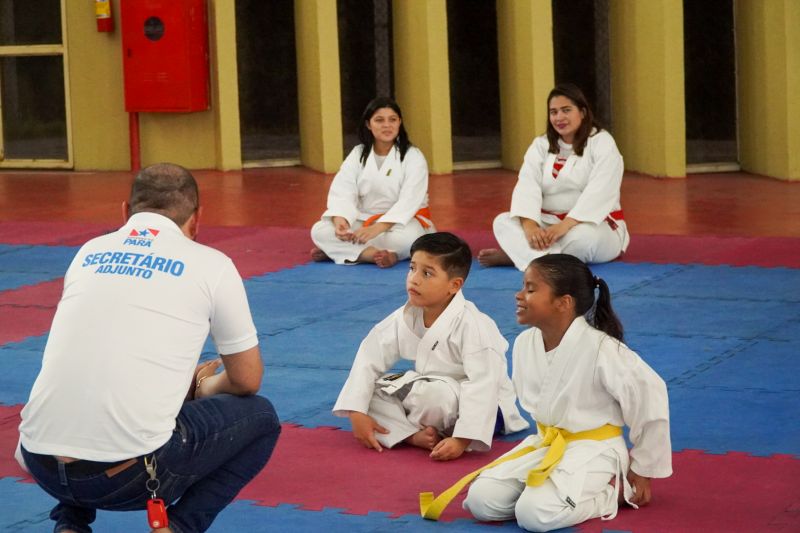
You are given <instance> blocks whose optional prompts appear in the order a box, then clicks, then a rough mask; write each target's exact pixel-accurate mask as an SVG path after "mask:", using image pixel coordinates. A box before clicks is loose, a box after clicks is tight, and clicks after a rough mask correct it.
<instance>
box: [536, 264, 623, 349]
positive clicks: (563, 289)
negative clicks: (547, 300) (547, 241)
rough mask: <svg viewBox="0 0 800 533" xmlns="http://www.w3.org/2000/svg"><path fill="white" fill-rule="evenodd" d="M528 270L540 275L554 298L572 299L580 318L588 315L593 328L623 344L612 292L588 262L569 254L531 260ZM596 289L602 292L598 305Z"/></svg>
mask: <svg viewBox="0 0 800 533" xmlns="http://www.w3.org/2000/svg"><path fill="white" fill-rule="evenodd" d="M528 268H535V269H536V270H537V271H538V272H539V274H540V275H541V276H542V277H543V278H544V280H545V282H546V283H547V284H548V285H550V287H551V288H552V289H553V294H554V295H556V296H564V295H565V294H569V295H570V296H572V297H573V298H574V299H575V315H576V316H586V319H587V320H588V321H589V323H590V324H591V325H592V326H594V327H595V328H597V329H599V330H600V331H603V332H605V333H607V334H608V335H609V336H611V337H614V338H615V339H617V340H619V341H622V336H623V331H622V323H620V321H619V318H617V315H616V313H614V309H613V308H612V307H611V291H610V290H609V288H608V285H607V284H606V282H605V281H604V280H603V279H601V278H598V277H595V276H594V275H593V274H592V271H591V270H589V267H588V266H586V263H584V262H583V261H581V260H580V259H578V258H577V257H575V256H572V255H569V254H548V255H543V256H542V257H538V258H536V259H534V260H533V261H531V264H530V266H529V267H528ZM595 289H599V290H598V293H599V294H598V296H597V303H596V304H595V300H594V290H595ZM592 306H594V310H593V311H592ZM590 311H592V312H591V313H590Z"/></svg>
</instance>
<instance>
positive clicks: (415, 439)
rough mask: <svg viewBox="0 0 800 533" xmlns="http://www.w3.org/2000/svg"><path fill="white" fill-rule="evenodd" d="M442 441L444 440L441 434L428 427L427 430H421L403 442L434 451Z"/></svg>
mask: <svg viewBox="0 0 800 533" xmlns="http://www.w3.org/2000/svg"><path fill="white" fill-rule="evenodd" d="M440 440H442V437H440V436H439V432H438V431H436V428H434V427H431V426H428V427H426V428H425V429H420V430H419V431H417V432H416V433H414V434H413V435H411V436H410V437H408V438H406V439H405V440H404V441H403V442H405V443H406V444H410V445H412V446H416V447H418V448H424V449H426V450H432V449H433V448H434V446H436V445H437V444H439V441H440Z"/></svg>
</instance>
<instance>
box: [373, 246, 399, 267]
mask: <svg viewBox="0 0 800 533" xmlns="http://www.w3.org/2000/svg"><path fill="white" fill-rule="evenodd" d="M372 260H373V261H375V264H376V265H378V266H379V267H381V268H389V267H393V266H394V265H396V264H397V254H396V253H394V252H390V251H389V250H378V251H377V252H375V255H373V256H372Z"/></svg>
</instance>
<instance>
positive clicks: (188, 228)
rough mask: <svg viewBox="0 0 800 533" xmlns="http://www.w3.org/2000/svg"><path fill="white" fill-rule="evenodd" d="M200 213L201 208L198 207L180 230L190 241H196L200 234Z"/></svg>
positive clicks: (201, 211)
mask: <svg viewBox="0 0 800 533" xmlns="http://www.w3.org/2000/svg"><path fill="white" fill-rule="evenodd" d="M202 213H203V206H198V207H197V209H196V210H195V212H194V213H192V216H190V217H189V220H187V221H186V222H185V223H184V224H183V227H182V228H181V230H182V231H183V233H184V235H186V236H187V237H189V238H190V239H192V240H196V239H197V234H198V233H199V232H200V215H201V214H202Z"/></svg>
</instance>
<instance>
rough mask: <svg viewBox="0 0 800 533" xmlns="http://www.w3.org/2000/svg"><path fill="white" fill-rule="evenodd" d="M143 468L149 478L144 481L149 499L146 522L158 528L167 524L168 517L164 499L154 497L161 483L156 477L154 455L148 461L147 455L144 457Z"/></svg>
mask: <svg viewBox="0 0 800 533" xmlns="http://www.w3.org/2000/svg"><path fill="white" fill-rule="evenodd" d="M144 468H145V470H147V473H148V474H150V479H148V480H147V481H146V482H145V487H146V488H147V492H149V493H150V499H149V500H147V523H148V524H150V527H151V528H153V529H159V528H162V527H168V526H169V519H168V518H167V507H166V506H165V505H164V500H162V499H161V498H157V497H156V491H157V490H158V488H159V487H160V486H161V483H160V482H159V481H158V478H157V477H156V456H155V455H154V456H153V460H152V461H150V462H148V460H147V457H145V458H144Z"/></svg>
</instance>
